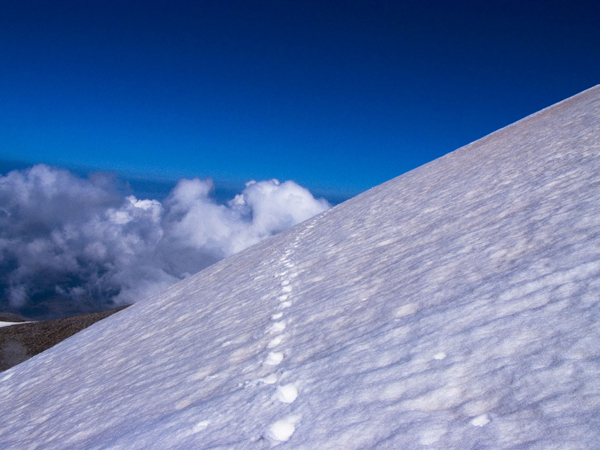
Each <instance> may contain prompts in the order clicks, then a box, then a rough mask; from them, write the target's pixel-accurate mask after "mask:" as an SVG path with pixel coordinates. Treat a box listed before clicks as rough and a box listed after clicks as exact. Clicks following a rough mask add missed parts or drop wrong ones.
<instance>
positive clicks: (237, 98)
mask: <svg viewBox="0 0 600 450" xmlns="http://www.w3.org/2000/svg"><path fill="white" fill-rule="evenodd" d="M599 18H600V2H597V1H596V2H581V1H579V2H578V1H570V2H567V1H551V0H545V1H529V2H528V1H488V0H486V1H472V2H469V1H460V2H458V1H448V0H446V1H428V0H418V1H401V0H396V1H387V0H381V1H377V0H370V1H352V0H346V1H337V0H336V1H327V0H320V1H311V0H308V1H302V0H272V1H262V0H240V1H237V0H236V1H230V0H214V1H212V0H211V1H201V0H198V1H178V0H171V1H152V0H143V1H142V0H139V1H130V0H86V1H81V0H78V1H66V0H65V1H61V0H53V1H47V0H42V1H31V0H18V1H14V0H4V1H3V2H2V13H1V14H0V160H4V161H10V163H8V166H10V164H16V162H18V161H20V162H23V163H26V164H29V163H37V162H44V163H48V164H54V165H59V166H63V167H85V168H91V169H101V170H108V171H116V172H118V173H122V174H124V175H126V176H130V177H141V178H148V179H156V180H176V179H178V178H181V177H195V176H200V177H206V176H211V177H213V178H214V179H215V181H216V182H217V183H219V182H224V183H226V182H229V183H241V182H243V181H247V180H250V179H268V178H278V179H281V180H287V179H291V180H294V181H296V182H298V183H300V184H302V185H304V186H306V187H308V188H310V189H311V190H313V191H316V192H318V193H321V194H323V193H327V194H328V195H330V196H335V195H341V196H351V195H355V194H357V193H359V192H361V191H363V190H366V189H368V188H370V187H372V186H375V185H378V184H380V183H382V182H384V181H387V180H388V179H391V178H393V177H395V176H397V175H400V174H401V173H404V172H406V171H408V170H410V169H412V168H415V167H417V166H419V165H421V164H424V163H426V162H427V161H430V160H432V159H435V158H437V157H439V156H441V155H443V154H445V153H447V152H449V151H452V150H454V149H456V148H458V147H460V146H462V145H465V144H468V143H469V142H471V141H473V140H475V139H478V138H480V137H482V136H484V135H486V134H488V133H490V132H492V131H494V130H496V129H498V128H500V127H502V126H505V125H508V124H510V123H512V122H514V121H515V120H518V119H520V118H522V117H524V116H526V115H528V114H531V113H533V112H535V111H537V110H539V109H541V108H543V107H546V106H549V105H550V104H552V103H555V102H557V101H559V100H562V99H564V98H566V97H569V96H571V95H573V94H576V93H578V92H580V91H582V90H584V89H587V88H589V87H591V86H593V85H595V84H597V83H598V82H599V80H600V26H599Z"/></svg>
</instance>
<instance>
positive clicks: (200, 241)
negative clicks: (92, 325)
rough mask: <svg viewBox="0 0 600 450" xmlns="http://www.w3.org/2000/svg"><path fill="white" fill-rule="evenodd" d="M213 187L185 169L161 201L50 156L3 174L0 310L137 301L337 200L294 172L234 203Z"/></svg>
mask: <svg viewBox="0 0 600 450" xmlns="http://www.w3.org/2000/svg"><path fill="white" fill-rule="evenodd" d="M212 191H213V183H212V181H211V180H209V179H207V180H200V179H198V178H195V179H183V180H181V181H180V182H179V183H178V184H177V186H175V188H174V189H173V190H172V191H171V193H170V194H169V196H168V197H167V198H166V199H165V200H164V201H162V202H159V201H158V200H148V199H138V198H136V197H134V196H127V197H123V195H120V194H119V193H118V189H117V186H116V183H115V182H114V180H113V179H112V178H110V177H107V176H104V175H95V176H91V177H89V178H80V177H78V176H76V175H74V174H73V173H71V172H69V171H66V170H63V169H58V168H54V167H49V166H46V165H36V166H33V167H32V168H29V169H26V170H16V171H13V172H10V173H8V174H7V175H6V176H0V295H2V297H1V300H0V310H5V311H11V312H19V313H21V314H24V315H27V316H30V317H34V318H53V317H61V316H65V315H70V314H76V313H82V312H89V311H97V310H101V309H105V308H108V307H111V306H115V305H122V304H129V303H134V302H136V301H138V300H142V299H144V298H146V297H148V296H150V295H152V294H154V293H156V292H158V291H160V290H162V289H165V288H167V287H168V286H170V285H172V284H173V283H175V282H177V281H179V280H181V279H183V278H185V277H187V276H189V275H191V274H193V273H195V272H198V271H199V270H202V269H204V268H205V267H207V266H209V265H211V264H213V263H215V262H217V261H219V260H221V259H223V258H225V257H227V256H230V255H233V254H234V253H237V252H239V251H241V250H243V249H245V248H247V247H249V246H251V245H253V244H255V243H257V242H259V241H261V240H263V239H265V238H268V237H270V236H273V235H274V234H277V233H279V232H281V231H283V230H285V229H287V228H290V227H292V226H294V225H296V224H298V223H300V222H302V221H304V220H306V219H308V218H310V217H312V216H314V215H316V214H318V213H320V212H323V211H325V210H327V209H328V208H329V207H330V205H329V203H327V201H325V200H324V199H315V198H314V197H313V196H312V194H311V193H310V192H309V191H308V190H307V189H305V188H303V187H301V186H299V185H298V184H296V183H294V182H293V181H286V182H283V183H280V182H278V181H277V180H269V181H259V182H255V181H251V182H249V183H247V184H246V187H245V189H244V190H243V191H242V192H241V193H240V194H238V195H236V196H235V198H233V199H232V200H230V201H229V202H227V203H226V204H218V203H217V202H216V201H215V200H214V199H213V198H212V197H211V193H212Z"/></svg>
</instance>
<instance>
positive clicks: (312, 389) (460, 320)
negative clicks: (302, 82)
mask: <svg viewBox="0 0 600 450" xmlns="http://www.w3.org/2000/svg"><path fill="white" fill-rule="evenodd" d="M599 342H600V88H599V87H596V88H593V89H591V90H588V91H586V92H584V93H582V94H580V95H578V96H576V97H573V98H571V99H568V100H566V101H564V102H561V103H559V104H557V105H555V106H553V107H551V108H548V109H545V110H543V111H541V112H539V113H537V114H535V115H533V116H530V117H528V118H526V119H523V120H522V121H519V122H517V123H515V124H513V125H511V126H509V127H506V128H504V129H502V130H499V131H498V132H496V133H493V134H491V135H489V136H487V137H485V138H483V139H481V140H479V141H477V142H475V143H473V144H470V145H468V146H466V147H464V148H462V149H459V150H457V151H455V152H453V153H451V154H448V155H446V156H445V157H443V158H440V159H438V160H436V161H434V162H432V163H430V164H427V165H425V166H423V167H420V168H419V169H416V170H414V171H412V172H410V173H408V174H405V175H403V176H401V177H398V178H396V179H394V180H391V181H390V182H388V183H385V184H383V185H381V186H378V187H376V188H374V189H372V190H370V191H368V192H366V193H364V194H362V195H360V196H358V197H356V198H354V199H351V200H349V201H347V202H345V203H343V204H341V205H338V206H337V207H335V208H333V209H332V210H330V211H327V212H325V213H323V214H321V215H320V216H317V217H315V218H313V219H311V220H309V221H307V222H304V223H302V224H300V225H298V226H296V227H295V228H293V229H291V230H288V231H287V232H284V233H282V234H281V235H278V236H276V237H274V238H272V239H269V240H268V241H264V242H262V243H260V244H257V245H256V246H254V247H252V248H250V249H248V250H246V251H244V252H242V253H240V254H238V255H236V256H234V257H231V258H229V259H227V260H224V261H222V262H220V263H218V264H216V265H215V266H212V267H210V268H208V269H206V270H204V271H202V272H200V273H199V274H197V275H195V276H192V277H189V278H188V279H186V280H184V281H182V282H180V283H178V284H177V285H175V286H173V287H171V288H169V289H168V290H166V291H164V292H163V293H161V294H159V295H156V296H154V297H151V298H149V299H147V300H145V301H143V302H140V303H137V304H135V305H133V306H131V307H130V308H128V309H126V310H124V311H121V312H119V313H117V314H114V315H112V316H111V317H109V318H108V319H105V320H103V321H101V322H98V323H96V324H94V325H93V326H92V327H90V328H88V329H86V330H84V331H82V332H81V333H79V334H77V335H75V336H73V337H71V338H69V339H67V340H66V341H64V342H62V343H61V344H59V345H57V346H56V347H53V348H52V349H50V350H48V351H46V352H44V353H42V354H40V355H38V356H36V357H34V358H32V359H30V360H28V361H27V362H25V363H23V364H21V365H19V366H17V367H14V368H13V369H11V370H9V371H7V372H4V373H2V374H0V411H2V414H0V448H2V449H127V450H132V449H148V448H153V449H188V448H193V449H262V448H271V447H280V448H289V449H320V450H325V449H421V448H436V449H442V448H444V449H451V448H452V449H465V450H467V449H482V448H493V449H525V448H527V449H551V448H555V449H597V448H598V442H600V345H599Z"/></svg>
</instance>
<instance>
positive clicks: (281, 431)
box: [268, 416, 300, 442]
mask: <svg viewBox="0 0 600 450" xmlns="http://www.w3.org/2000/svg"><path fill="white" fill-rule="evenodd" d="M298 422H300V416H289V417H286V418H285V419H281V420H278V421H277V422H275V423H273V424H272V425H271V426H270V427H269V432H268V436H269V437H270V438H271V439H273V440H275V441H280V442H284V441H287V440H288V439H289V438H291V437H292V434H294V431H296V425H297V424H298Z"/></svg>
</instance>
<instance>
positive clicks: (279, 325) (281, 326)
mask: <svg viewBox="0 0 600 450" xmlns="http://www.w3.org/2000/svg"><path fill="white" fill-rule="evenodd" d="M283 330H285V320H282V321H281V322H275V323H274V324H272V325H271V326H270V327H269V328H268V329H267V333H270V334H275V333H280V332H282V331H283Z"/></svg>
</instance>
